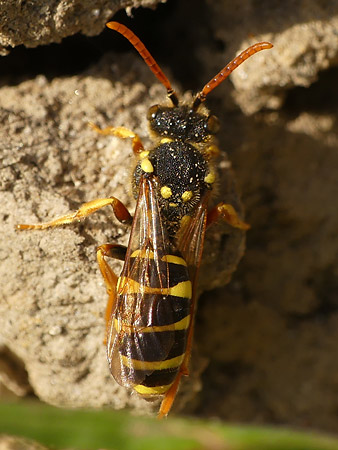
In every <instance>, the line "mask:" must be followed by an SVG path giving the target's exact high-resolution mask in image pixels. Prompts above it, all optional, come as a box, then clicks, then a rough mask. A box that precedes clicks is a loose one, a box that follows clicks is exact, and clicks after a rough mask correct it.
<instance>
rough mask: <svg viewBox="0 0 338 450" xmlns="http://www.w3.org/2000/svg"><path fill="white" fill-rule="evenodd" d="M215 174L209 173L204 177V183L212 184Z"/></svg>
mask: <svg viewBox="0 0 338 450" xmlns="http://www.w3.org/2000/svg"><path fill="white" fill-rule="evenodd" d="M215 178H216V177H215V174H214V173H212V172H210V173H208V175H207V176H206V177H204V181H205V182H206V183H208V184H212V183H214V182H215Z"/></svg>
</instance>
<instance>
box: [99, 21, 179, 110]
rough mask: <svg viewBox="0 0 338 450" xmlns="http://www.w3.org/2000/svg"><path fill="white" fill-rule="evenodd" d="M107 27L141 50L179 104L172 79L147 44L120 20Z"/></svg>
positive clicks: (174, 103) (150, 66) (145, 60)
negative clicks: (166, 74) (152, 54)
mask: <svg viewBox="0 0 338 450" xmlns="http://www.w3.org/2000/svg"><path fill="white" fill-rule="evenodd" d="M107 27H108V28H110V29H112V30H115V31H117V32H118V33H120V34H122V36H124V37H125V38H126V39H128V41H129V42H130V43H131V44H132V45H133V46H134V48H135V49H136V50H137V51H138V52H139V54H140V55H141V56H142V58H143V60H144V62H145V63H146V64H147V66H148V67H149V69H150V70H151V71H152V72H153V74H154V75H155V76H156V78H157V79H158V80H160V82H161V83H162V84H163V85H164V86H165V88H166V89H167V93H168V97H169V98H170V100H171V101H172V102H173V105H174V106H177V105H178V98H177V95H176V92H175V91H174V89H173V88H172V87H171V84H170V81H169V80H168V78H167V77H166V76H165V75H164V73H163V72H162V70H161V68H160V66H159V65H158V64H157V62H156V61H155V59H154V58H153V57H152V56H151V54H150V53H149V51H148V50H147V49H146V47H145V45H144V44H143V43H142V42H141V40H140V39H139V38H138V37H137V36H136V35H135V34H134V33H133V32H132V31H131V30H129V28H127V27H126V26H125V25H122V24H121V23H118V22H108V23H107Z"/></svg>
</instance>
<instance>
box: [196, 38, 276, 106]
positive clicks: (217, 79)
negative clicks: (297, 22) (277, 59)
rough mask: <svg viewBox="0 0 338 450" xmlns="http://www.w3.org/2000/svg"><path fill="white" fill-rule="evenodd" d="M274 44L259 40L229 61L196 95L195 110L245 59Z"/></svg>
mask: <svg viewBox="0 0 338 450" xmlns="http://www.w3.org/2000/svg"><path fill="white" fill-rule="evenodd" d="M272 47H273V45H272V44H270V42H258V43H257V44H254V45H251V47H249V48H247V49H246V50H244V51H243V52H242V53H240V54H239V55H238V56H236V58H234V59H233V60H232V61H230V62H229V64H227V65H226V66H225V67H223V69H222V70H221V71H220V72H219V73H218V74H217V75H216V76H214V77H213V78H212V79H211V80H210V81H209V82H208V83H207V84H206V85H205V86H204V88H203V89H202V90H201V91H200V92H199V93H198V94H197V95H196V97H195V100H194V103H193V107H192V108H193V110H195V111H196V109H197V108H198V107H199V105H200V104H201V103H202V102H204V101H205V99H206V96H207V95H208V94H209V93H210V92H211V91H212V90H213V89H215V87H217V86H218V85H219V84H221V83H222V81H224V80H225V79H226V78H228V76H229V75H230V74H231V72H233V71H234V70H235V69H236V68H237V67H238V66H240V65H241V64H242V63H243V62H244V61H245V60H247V59H248V58H250V56H252V55H254V54H255V53H257V52H260V51H261V50H266V49H268V48H272Z"/></svg>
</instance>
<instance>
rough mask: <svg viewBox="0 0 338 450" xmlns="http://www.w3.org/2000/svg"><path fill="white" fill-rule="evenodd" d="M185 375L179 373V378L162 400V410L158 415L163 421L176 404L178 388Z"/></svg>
mask: <svg viewBox="0 0 338 450" xmlns="http://www.w3.org/2000/svg"><path fill="white" fill-rule="evenodd" d="M182 375H184V374H183V373H182V372H181V371H179V372H178V374H177V377H176V378H175V381H174V383H173V384H172V385H171V387H170V389H169V391H168V392H167V393H166V394H165V397H164V399H163V400H162V403H161V406H160V410H159V412H158V414H157V418H158V419H163V417H166V416H167V415H168V413H169V411H170V409H171V407H172V405H173V403H174V400H175V397H176V394H177V391H178V386H179V384H180V381H181V376H182Z"/></svg>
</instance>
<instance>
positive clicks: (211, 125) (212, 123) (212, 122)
mask: <svg viewBox="0 0 338 450" xmlns="http://www.w3.org/2000/svg"><path fill="white" fill-rule="evenodd" d="M206 128H207V131H209V133H211V134H216V133H218V131H219V128H220V123H219V120H218V119H217V117H216V116H209V117H208V121H207V124H206Z"/></svg>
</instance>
